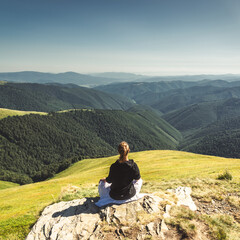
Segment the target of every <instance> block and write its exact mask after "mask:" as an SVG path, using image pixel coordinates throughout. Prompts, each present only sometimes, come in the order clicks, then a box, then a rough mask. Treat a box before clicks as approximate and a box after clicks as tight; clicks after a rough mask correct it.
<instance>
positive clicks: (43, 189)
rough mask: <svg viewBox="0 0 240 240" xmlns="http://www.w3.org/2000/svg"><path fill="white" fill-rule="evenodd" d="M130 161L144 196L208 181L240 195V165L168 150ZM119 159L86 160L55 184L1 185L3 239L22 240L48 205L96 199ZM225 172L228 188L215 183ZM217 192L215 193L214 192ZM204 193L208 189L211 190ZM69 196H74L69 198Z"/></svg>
mask: <svg viewBox="0 0 240 240" xmlns="http://www.w3.org/2000/svg"><path fill="white" fill-rule="evenodd" d="M130 158H132V159H134V160H135V161H136V162H137V164H138V166H139V168H140V171H141V175H142V178H143V180H144V185H143V191H144V192H152V191H157V190H158V189H163V190H164V189H167V188H169V187H175V186H177V185H179V184H185V185H190V186H192V185H191V184H193V183H196V179H197V180H199V179H209V183H211V181H213V180H214V181H218V185H219V186H221V185H222V186H221V189H222V190H223V191H227V189H228V190H232V191H234V192H236V191H239V182H240V181H239V180H240V159H230V158H221V157H215V156H207V155H199V154H193V153H187V152H180V151H170V150H154V151H143V152H134V153H130ZM116 159H117V156H112V157H107V158H96V159H84V160H81V161H80V162H77V163H75V164H73V165H72V166H70V167H69V168H68V169H66V170H65V171H63V172H61V173H59V174H57V175H56V176H55V177H54V178H52V179H49V180H47V181H43V182H38V183H33V184H27V185H23V186H18V185H16V184H11V183H4V182H0V189H1V190H0V239H11V240H14V239H24V238H25V237H26V235H27V233H28V232H29V230H30V228H31V226H32V225H33V224H34V223H35V221H36V220H37V218H38V216H39V214H40V213H41V211H42V210H43V209H44V208H45V207H46V206H47V205H49V204H52V203H54V202H58V201H60V200H70V199H72V198H82V197H92V196H98V194H97V185H98V181H99V179H100V178H103V177H106V176H107V174H108V171H109V166H110V165H111V164H112V163H113V162H114V161H116ZM226 169H227V170H228V171H229V172H230V173H231V175H232V176H233V180H232V181H231V182H230V183H226V182H224V181H221V180H216V178H217V177H218V176H219V174H222V173H223V172H224V171H225V170H226ZM4 184H5V185H6V186H5V187H4ZM74 186H76V187H74ZM214 186H215V185H214ZM214 186H212V188H213V189H214V188H215V189H216V187H214ZM201 187H202V188H203V187H204V188H207V185H205V186H203V185H201ZM76 189H77V190H76ZM209 189H210V188H209ZM209 189H208V190H209ZM71 191H73V192H74V191H75V192H76V194H75V195H74V194H71ZM203 192H204V193H205V195H206V194H209V192H208V191H206V190H202V191H201V193H198V194H200V195H204V193H203ZM195 194H197V192H195ZM72 196H73V197H72Z"/></svg>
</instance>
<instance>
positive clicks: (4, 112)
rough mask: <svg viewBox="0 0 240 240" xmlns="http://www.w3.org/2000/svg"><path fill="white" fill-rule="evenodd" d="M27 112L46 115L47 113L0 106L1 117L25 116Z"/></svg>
mask: <svg viewBox="0 0 240 240" xmlns="http://www.w3.org/2000/svg"><path fill="white" fill-rule="evenodd" d="M26 114H40V115H46V114H47V113H44V112H35V111H19V110H12V109H7V108H0V119H2V118H5V117H11V116H23V115H26Z"/></svg>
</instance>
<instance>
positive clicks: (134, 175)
mask: <svg viewBox="0 0 240 240" xmlns="http://www.w3.org/2000/svg"><path fill="white" fill-rule="evenodd" d="M129 151H130V148H129V145H128V144H127V143H126V142H121V143H120V144H119V146H118V152H119V154H120V157H119V159H118V160H117V161H116V162H115V163H113V164H112V165H111V167H110V171H109V175H108V177H107V178H103V179H101V180H100V182H99V186H98V191H99V195H100V200H101V199H104V198H105V199H106V198H111V199H113V200H128V199H132V200H137V199H138V198H139V197H137V195H138V194H139V192H140V189H141V186H142V179H141V176H140V171H139V168H138V166H137V164H136V163H135V162H134V161H133V160H132V159H128V153H129ZM134 197H135V198H136V199H134ZM99 202H101V201H99ZM103 202H104V201H103ZM120 202H121V201H120ZM123 202H124V201H123ZM97 205H98V204H97ZM100 205H102V204H100Z"/></svg>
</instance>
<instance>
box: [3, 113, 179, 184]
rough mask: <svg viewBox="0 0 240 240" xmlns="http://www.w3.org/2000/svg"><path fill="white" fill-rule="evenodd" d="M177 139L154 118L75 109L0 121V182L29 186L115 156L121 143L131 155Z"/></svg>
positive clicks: (167, 145) (174, 143)
mask: <svg viewBox="0 0 240 240" xmlns="http://www.w3.org/2000/svg"><path fill="white" fill-rule="evenodd" d="M180 139H181V134H180V133H179V132H178V131H177V130H176V129H174V128H173V127H172V126H170V125H169V124H168V123H166V122H165V121H164V120H163V119H161V118H159V116H158V115H156V114H155V113H149V112H148V113H146V112H145V113H144V112H141V113H136V112H135V113H134V112H124V111H114V110H77V111H70V112H63V113H50V114H48V115H33V114H32V115H24V116H21V117H20V116H16V117H8V118H4V119H2V120H0V146H1V149H0V166H1V174H0V176H1V179H2V180H9V181H13V182H18V183H21V184H22V183H28V182H31V181H32V180H33V181H40V180H44V179H46V178H48V177H52V176H53V175H54V174H55V173H56V172H59V171H62V170H63V169H65V168H67V167H68V166H69V165H70V164H71V163H73V162H76V161H78V160H81V159H82V158H87V157H101V156H109V155H112V154H116V153H117V152H116V147H117V145H118V144H119V142H121V141H122V140H125V141H127V142H129V144H130V147H131V150H132V151H140V150H150V149H176V148H177V145H178V142H179V140H180Z"/></svg>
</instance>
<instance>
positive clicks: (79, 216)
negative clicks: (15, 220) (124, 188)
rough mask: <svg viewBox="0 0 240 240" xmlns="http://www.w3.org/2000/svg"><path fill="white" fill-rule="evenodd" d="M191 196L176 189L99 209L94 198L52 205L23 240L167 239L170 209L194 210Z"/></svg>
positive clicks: (189, 191)
mask: <svg viewBox="0 0 240 240" xmlns="http://www.w3.org/2000/svg"><path fill="white" fill-rule="evenodd" d="M190 193H191V189H189V188H178V189H177V190H172V191H170V192H169V193H168V194H167V193H162V192H158V193H155V194H146V195H145V196H144V197H143V198H142V199H140V200H138V201H134V202H130V203H127V204H122V205H112V206H107V207H104V208H101V209H100V208H98V207H97V206H95V204H94V203H95V202H96V201H97V198H83V199H77V200H73V201H69V202H60V203H55V204H53V205H50V206H48V207H46V208H45V209H44V211H43V212H42V215H41V217H40V218H39V219H38V221H37V222H36V224H35V225H34V227H33V228H32V230H31V232H30V233H29V235H28V236H27V238H26V240H44V239H48V240H75V239H76V240H77V239H82V240H85V239H90V240H95V239H109V240H110V239H125V238H127V239H138V240H141V239H148V238H151V239H168V238H167V234H166V233H167V231H168V227H167V225H166V224H165V221H164V219H165V218H169V217H170V209H171V207H172V206H173V205H180V204H183V205H185V206H188V207H190V208H191V209H192V210H196V206H194V203H193V201H192V199H191V197H190ZM184 196H185V197H184ZM169 239H170V238H169Z"/></svg>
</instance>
